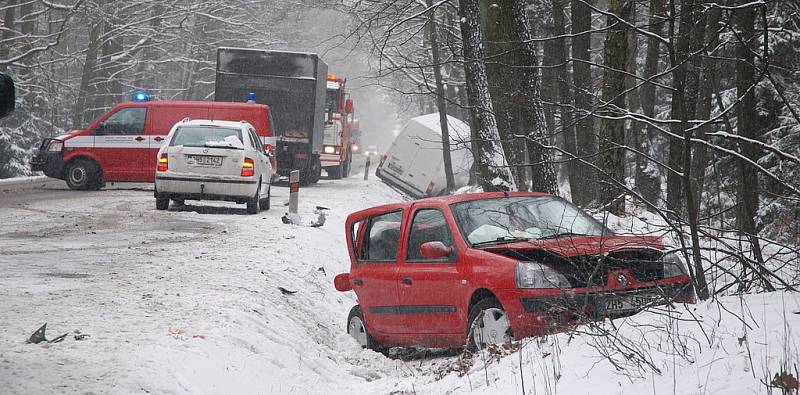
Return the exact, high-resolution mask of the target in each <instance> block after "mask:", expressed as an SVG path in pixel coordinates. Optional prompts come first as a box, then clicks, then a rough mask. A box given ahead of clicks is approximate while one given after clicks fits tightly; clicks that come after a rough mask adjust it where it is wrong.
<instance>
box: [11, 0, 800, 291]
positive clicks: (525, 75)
mask: <svg viewBox="0 0 800 395" xmlns="http://www.w3.org/2000/svg"><path fill="white" fill-rule="evenodd" d="M318 10H325V12H326V13H327V14H326V15H328V16H330V17H329V18H322V19H320V18H316V19H314V20H313V22H315V23H317V24H323V25H324V24H328V25H336V26H335V27H334V28H333V32H334V33H333V34H326V35H320V34H316V33H310V32H311V31H312V30H313V28H312V27H310V26H311V25H312V23H298V21H301V20H302V19H300V17H298V15H301V16H302V15H305V14H309V13H312V12H318ZM799 12H800V3H798V2H796V1H741V0H730V1H716V2H700V1H694V0H685V1H680V0H641V1H622V0H608V1H600V0H529V1H511V0H496V1H479V0H460V1H456V0H359V1H336V0H322V1H307V2H302V1H274V0H273V1H255V0H233V1H221V0H203V1H187V0H162V1H151V0H137V1H124V2H123V1H104V2H99V1H90V0H54V1H46V0H7V1H5V2H3V4H2V5H0V17H2V25H1V26H2V31H1V32H0V71H4V72H8V73H10V74H11V75H12V76H13V77H14V78H15V80H16V81H17V84H18V87H19V90H20V92H19V103H18V108H19V110H18V111H17V113H16V114H15V115H14V116H13V117H11V118H9V119H6V120H4V121H3V123H2V124H0V178H5V177H12V176H19V175H26V174H29V170H28V166H27V160H28V158H29V157H30V155H31V154H32V152H33V150H34V149H35V146H36V144H37V143H38V142H39V141H40V139H41V138H42V137H50V136H55V135H58V134H60V133H63V132H64V131H67V130H70V129H72V128H76V127H81V126H83V125H85V124H87V123H88V122H89V121H90V120H92V119H94V118H96V117H97V116H98V115H100V114H102V113H103V112H104V111H105V110H107V109H108V108H110V107H111V106H113V105H114V104H116V103H118V102H120V101H123V100H126V98H127V97H128V96H129V95H130V92H131V91H132V90H133V89H135V88H147V89H149V90H150V91H151V92H152V93H153V94H154V95H156V96H158V97H160V98H162V99H186V100H209V99H210V98H211V97H212V96H213V80H214V78H213V69H214V64H215V49H216V48H217V47H219V46H237V47H251V48H287V47H288V48H292V45H297V44H298V43H299V42H300V41H299V40H302V41H303V43H304V45H307V46H311V45H313V46H319V45H326V46H328V47H329V48H331V52H332V53H335V54H337V56H338V57H339V58H341V59H345V60H344V61H343V62H345V63H348V62H349V63H366V64H367V65H368V66H369V73H370V74H369V77H371V78H370V80H371V81H374V82H371V83H374V84H377V85H379V86H380V87H381V88H383V89H384V91H385V92H388V93H387V95H390V96H392V97H393V101H394V103H395V106H396V110H397V111H398V112H400V111H403V112H409V113H412V115H417V114H420V113H430V112H436V111H443V112H445V113H448V114H450V115H453V116H456V117H457V118H460V119H463V120H465V121H467V122H468V123H469V124H470V125H471V127H472V139H471V142H470V144H471V146H472V149H473V154H474V158H475V162H476V166H475V172H474V173H475V174H474V179H475V182H476V184H479V185H480V186H482V187H483V188H484V189H485V190H489V189H518V190H537V191H546V192H551V193H557V194H563V195H565V196H567V197H570V198H571V199H572V200H573V201H574V202H575V203H576V204H578V205H580V206H582V207H585V208H589V209H593V210H598V211H605V212H609V213H611V214H614V215H635V214H636V213H637V212H639V211H641V210H647V211H651V212H655V213H657V214H658V215H660V216H661V217H663V219H664V220H665V221H666V222H667V223H668V224H669V226H670V227H671V228H672V229H673V230H674V231H675V233H677V234H678V235H679V237H678V238H677V240H678V241H679V244H680V245H678V247H679V248H680V249H681V250H682V251H683V252H684V254H685V255H684V256H685V258H686V260H687V261H688V262H690V263H691V264H690V267H691V268H692V269H693V270H692V277H693V279H694V281H695V287H696V290H697V293H698V295H699V296H700V297H701V298H705V297H707V296H709V295H710V294H714V293H726V292H748V291H758V290H773V289H776V288H778V289H794V288H795V287H796V286H797V285H798V283H800V262H799V261H798V259H799V258H798V254H797V247H796V246H797V245H798V243H800V201H798V199H800V155H799V154H798V152H800V100H798V97H800V87H799V86H798V81H800V79H798V72H799V71H798V70H800V68H799V67H798V63H800V48H798V47H799V46H800V14H799ZM303 21H305V22H308V21H307V20H303ZM328 33H329V32H328ZM298 36H300V37H301V38H298ZM309 42H312V43H313V44H309ZM352 53H359V54H362V53H363V54H364V56H348V54H352ZM366 77H367V76H366V75H365V76H362V78H364V79H367V78H366ZM393 126H394V125H392V127H393ZM387 129H391V127H388V126H387ZM701 240H714V243H713V246H712V247H709V243H707V242H701ZM709 249H713V251H709ZM710 252H713V255H710V254H709V253H710ZM712 269H715V270H716V269H720V270H721V272H722V274H721V275H720V276H723V277H724V278H725V281H719V282H718V281H716V280H717V279H715V278H709V276H710V274H709V273H712V272H714V273H716V271H713V270H712ZM698 273H704V274H705V275H697V274H698ZM707 281H708V282H711V283H713V284H717V285H715V286H713V287H711V289H709V286H708V285H707Z"/></svg>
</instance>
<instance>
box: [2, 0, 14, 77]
mask: <svg viewBox="0 0 800 395" xmlns="http://www.w3.org/2000/svg"><path fill="white" fill-rule="evenodd" d="M16 2H17V0H8V4H7V7H8V8H6V12H5V13H4V14H3V28H4V30H3V34H2V36H0V37H2V39H3V41H5V42H9V40H11V36H12V35H13V34H14V33H13V32H14V30H15V29H14V19H15V16H16V12H15V11H16V7H14V4H16ZM10 48H11V47H10V46H9V45H0V60H6V59H8V55H10V52H9V49H10ZM5 70H6V65H5V64H0V71H5Z"/></svg>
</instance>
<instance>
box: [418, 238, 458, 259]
mask: <svg viewBox="0 0 800 395" xmlns="http://www.w3.org/2000/svg"><path fill="white" fill-rule="evenodd" d="M452 252H453V248H452V247H448V246H446V245H444V243H442V242H441V241H429V242H427V243H423V244H422V245H421V246H419V254H420V255H422V257H423V258H425V259H441V258H446V257H448V256H449V255H450V254H451V253H452Z"/></svg>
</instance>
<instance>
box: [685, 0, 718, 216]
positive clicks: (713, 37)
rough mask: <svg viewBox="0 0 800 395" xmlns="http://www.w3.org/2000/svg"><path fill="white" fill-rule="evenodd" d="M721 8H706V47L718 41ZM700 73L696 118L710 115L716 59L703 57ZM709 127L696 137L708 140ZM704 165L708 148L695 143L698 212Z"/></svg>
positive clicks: (696, 203) (693, 161) (706, 165)
mask: <svg viewBox="0 0 800 395" xmlns="http://www.w3.org/2000/svg"><path fill="white" fill-rule="evenodd" d="M721 14H722V10H721V9H720V8H718V7H713V8H711V9H710V10H708V13H707V14H706V18H707V24H706V34H705V36H706V41H705V43H706V48H709V49H714V48H716V47H717V44H718V43H719V33H718V26H717V25H718V24H719V19H720V15H721ZM702 64H703V67H702V70H701V72H702V74H701V77H700V91H699V94H700V97H699V98H698V101H697V111H696V118H697V119H701V120H702V119H708V118H709V117H710V116H711V107H712V106H711V95H712V92H714V86H715V83H714V80H715V79H716V80H717V81H719V75H718V74H717V72H716V67H717V61H716V60H715V59H713V58H712V57H710V56H707V57H705V58H704V59H703V63H702ZM709 129H710V128H709V127H708V126H705V127H702V128H700V129H698V131H697V137H698V138H700V139H701V140H708V136H706V135H705V133H706V132H708V130H709ZM706 167H708V150H707V148H706V146H705V144H697V145H696V146H695V147H694V150H693V153H692V192H693V193H694V202H695V205H696V207H695V210H696V211H697V212H700V199H701V198H702V196H703V187H704V184H705V173H706Z"/></svg>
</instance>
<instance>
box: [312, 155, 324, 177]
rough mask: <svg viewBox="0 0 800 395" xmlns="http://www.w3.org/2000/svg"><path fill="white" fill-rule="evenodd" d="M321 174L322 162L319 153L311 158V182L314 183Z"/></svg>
mask: <svg viewBox="0 0 800 395" xmlns="http://www.w3.org/2000/svg"><path fill="white" fill-rule="evenodd" d="M321 175H322V162H320V161H319V155H316V156H314V158H313V159H312V160H311V183H312V184H316V183H317V182H318V181H319V177H320V176H321Z"/></svg>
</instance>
